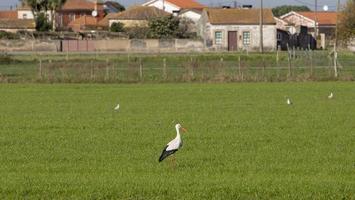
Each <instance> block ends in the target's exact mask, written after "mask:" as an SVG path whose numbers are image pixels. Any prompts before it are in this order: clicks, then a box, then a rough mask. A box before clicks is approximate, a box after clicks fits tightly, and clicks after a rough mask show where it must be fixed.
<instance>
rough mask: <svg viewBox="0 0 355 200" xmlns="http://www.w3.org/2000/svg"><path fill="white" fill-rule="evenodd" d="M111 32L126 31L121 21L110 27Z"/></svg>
mask: <svg viewBox="0 0 355 200" xmlns="http://www.w3.org/2000/svg"><path fill="white" fill-rule="evenodd" d="M110 31H111V32H116V33H117V32H124V28H123V24H122V23H121V22H114V23H112V25H111V27H110Z"/></svg>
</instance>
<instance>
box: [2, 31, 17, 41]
mask: <svg viewBox="0 0 355 200" xmlns="http://www.w3.org/2000/svg"><path fill="white" fill-rule="evenodd" d="M19 38H20V37H19V36H18V35H17V34H15V33H10V32H6V31H0V39H8V40H13V39H19Z"/></svg>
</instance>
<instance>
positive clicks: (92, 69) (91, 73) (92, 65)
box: [90, 60, 94, 80]
mask: <svg viewBox="0 0 355 200" xmlns="http://www.w3.org/2000/svg"><path fill="white" fill-rule="evenodd" d="M90 68H91V69H90V79H91V80H94V61H93V60H91V61H90Z"/></svg>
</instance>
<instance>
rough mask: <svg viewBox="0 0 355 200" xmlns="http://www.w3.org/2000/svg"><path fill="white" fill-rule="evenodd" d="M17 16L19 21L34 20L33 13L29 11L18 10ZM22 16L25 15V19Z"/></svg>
mask: <svg viewBox="0 0 355 200" xmlns="http://www.w3.org/2000/svg"><path fill="white" fill-rule="evenodd" d="M17 15H18V18H19V19H34V17H33V13H32V11H30V10H18V11H17ZM24 15H27V17H26V18H25V17H24Z"/></svg>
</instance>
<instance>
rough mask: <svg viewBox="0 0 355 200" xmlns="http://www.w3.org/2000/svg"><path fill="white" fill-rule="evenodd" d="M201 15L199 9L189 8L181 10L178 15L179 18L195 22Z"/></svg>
mask: <svg viewBox="0 0 355 200" xmlns="http://www.w3.org/2000/svg"><path fill="white" fill-rule="evenodd" d="M201 15H202V10H201V9H195V8H189V9H183V10H181V11H180V12H179V15H178V16H179V17H181V18H186V19H190V20H191V21H192V22H194V23H197V22H198V21H199V20H200V19H201Z"/></svg>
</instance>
